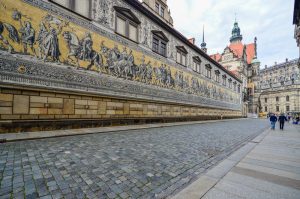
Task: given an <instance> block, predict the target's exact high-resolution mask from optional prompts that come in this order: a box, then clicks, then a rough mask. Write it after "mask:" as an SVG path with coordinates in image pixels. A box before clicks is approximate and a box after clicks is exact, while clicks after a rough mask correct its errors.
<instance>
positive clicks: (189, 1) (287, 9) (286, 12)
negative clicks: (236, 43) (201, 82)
mask: <svg viewBox="0 0 300 199" xmlns="http://www.w3.org/2000/svg"><path fill="white" fill-rule="evenodd" d="M168 5H169V7H170V9H171V15H172V17H173V19H174V25H175V28H176V29H177V30H179V31H180V32H181V33H183V34H184V35H185V36H186V37H188V38H191V37H195V38H196V44H197V45H198V46H200V44H201V42H202V26H203V24H204V25H205V42H206V43H207V48H208V53H209V54H213V53H216V52H220V53H221V52H223V50H224V48H225V47H226V46H227V45H228V44H229V38H230V36H231V30H232V27H233V23H234V18H235V14H234V13H237V21H238V23H239V27H240V28H241V34H242V35H243V43H246V44H247V43H252V42H253V41H254V37H255V36H256V37H257V43H258V47H257V48H258V49H257V50H258V59H259V60H260V61H261V67H264V65H268V66H270V65H272V64H274V62H275V61H277V62H278V63H279V62H283V61H285V58H289V59H294V58H298V56H299V54H298V49H297V46H296V40H295V39H294V26H293V25H292V19H293V9H294V0H168Z"/></svg>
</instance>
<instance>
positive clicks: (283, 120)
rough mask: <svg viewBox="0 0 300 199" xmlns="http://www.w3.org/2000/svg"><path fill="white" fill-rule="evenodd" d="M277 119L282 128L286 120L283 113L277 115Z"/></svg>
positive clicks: (281, 128)
mask: <svg viewBox="0 0 300 199" xmlns="http://www.w3.org/2000/svg"><path fill="white" fill-rule="evenodd" d="M278 121H279V126H280V130H283V127H284V122H285V121H287V119H286V117H285V116H284V114H283V113H282V114H281V115H280V116H279V117H278Z"/></svg>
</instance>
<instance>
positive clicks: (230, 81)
mask: <svg viewBox="0 0 300 199" xmlns="http://www.w3.org/2000/svg"><path fill="white" fill-rule="evenodd" d="M228 88H232V79H231V78H229V79H228Z"/></svg>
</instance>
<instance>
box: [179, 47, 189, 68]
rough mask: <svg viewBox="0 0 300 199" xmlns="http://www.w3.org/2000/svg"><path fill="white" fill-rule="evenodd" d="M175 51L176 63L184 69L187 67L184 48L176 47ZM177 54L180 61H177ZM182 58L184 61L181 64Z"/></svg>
mask: <svg viewBox="0 0 300 199" xmlns="http://www.w3.org/2000/svg"><path fill="white" fill-rule="evenodd" d="M176 48H177V51H176V62H177V63H178V64H180V65H182V66H184V67H187V54H188V52H187V50H186V49H185V48H184V46H176ZM178 54H179V55H180V61H178V60H177V59H178ZM183 57H184V59H185V61H184V63H183Z"/></svg>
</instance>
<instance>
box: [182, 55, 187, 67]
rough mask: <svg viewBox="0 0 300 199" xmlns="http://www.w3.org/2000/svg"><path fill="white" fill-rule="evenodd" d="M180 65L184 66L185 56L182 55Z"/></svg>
mask: <svg viewBox="0 0 300 199" xmlns="http://www.w3.org/2000/svg"><path fill="white" fill-rule="evenodd" d="M181 63H182V65H184V66H186V55H184V54H182V56H181Z"/></svg>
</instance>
